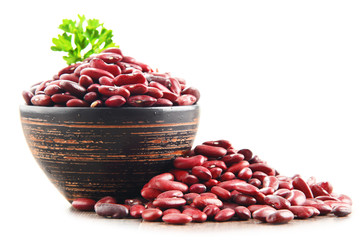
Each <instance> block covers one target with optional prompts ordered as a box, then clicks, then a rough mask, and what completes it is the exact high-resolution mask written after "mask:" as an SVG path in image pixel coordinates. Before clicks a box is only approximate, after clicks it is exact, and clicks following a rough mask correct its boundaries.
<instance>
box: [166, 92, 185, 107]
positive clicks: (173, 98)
mask: <svg viewBox="0 0 360 240" xmlns="http://www.w3.org/2000/svg"><path fill="white" fill-rule="evenodd" d="M182 96H183V95H182ZM178 97H179V96H178V95H176V94H175V93H173V92H163V98H165V99H168V100H170V101H171V102H176V101H177V99H178ZM176 103H177V102H176ZM178 105H180V104H178ZM184 105H185V104H184ZM180 106H181V105H180Z"/></svg>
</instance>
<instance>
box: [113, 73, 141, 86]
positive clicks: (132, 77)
mask: <svg viewBox="0 0 360 240" xmlns="http://www.w3.org/2000/svg"><path fill="white" fill-rule="evenodd" d="M136 83H140V84H145V85H147V84H148V83H147V80H146V78H145V76H144V74H142V73H133V74H120V75H118V76H117V77H116V78H114V84H115V85H117V86H122V85H128V84H136Z"/></svg>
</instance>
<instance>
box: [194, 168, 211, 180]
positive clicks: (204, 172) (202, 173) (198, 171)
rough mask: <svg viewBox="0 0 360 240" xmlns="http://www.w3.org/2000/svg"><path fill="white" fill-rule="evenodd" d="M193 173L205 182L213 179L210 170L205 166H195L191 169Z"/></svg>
mask: <svg viewBox="0 0 360 240" xmlns="http://www.w3.org/2000/svg"><path fill="white" fill-rule="evenodd" d="M191 172H192V174H193V175H195V176H196V177H198V178H199V179H201V180H204V181H207V180H210V179H211V177H212V175H211V172H210V171H209V169H207V168H206V167H203V166H195V167H193V168H192V169H191Z"/></svg>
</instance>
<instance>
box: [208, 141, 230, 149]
mask: <svg viewBox="0 0 360 240" xmlns="http://www.w3.org/2000/svg"><path fill="white" fill-rule="evenodd" d="M202 144H203V145H209V146H214V147H222V148H225V149H228V148H230V147H232V145H231V143H230V141H228V140H223V139H221V140H217V141H206V142H203V143H202Z"/></svg>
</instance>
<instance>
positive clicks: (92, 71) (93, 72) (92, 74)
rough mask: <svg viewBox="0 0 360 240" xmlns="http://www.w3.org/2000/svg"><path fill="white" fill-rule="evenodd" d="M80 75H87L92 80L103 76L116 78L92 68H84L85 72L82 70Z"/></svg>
mask: <svg viewBox="0 0 360 240" xmlns="http://www.w3.org/2000/svg"><path fill="white" fill-rule="evenodd" d="M80 75H87V76H89V77H91V78H92V79H99V78H101V77H102V76H106V77H109V78H114V75H112V74H111V73H109V72H108V71H105V70H102V69H98V68H92V67H88V68H84V69H83V70H81V72H80Z"/></svg>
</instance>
